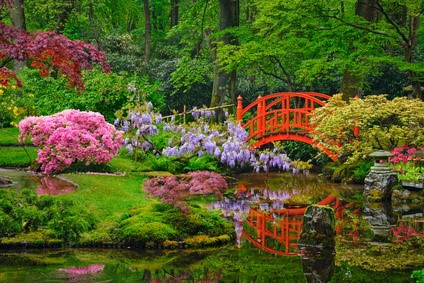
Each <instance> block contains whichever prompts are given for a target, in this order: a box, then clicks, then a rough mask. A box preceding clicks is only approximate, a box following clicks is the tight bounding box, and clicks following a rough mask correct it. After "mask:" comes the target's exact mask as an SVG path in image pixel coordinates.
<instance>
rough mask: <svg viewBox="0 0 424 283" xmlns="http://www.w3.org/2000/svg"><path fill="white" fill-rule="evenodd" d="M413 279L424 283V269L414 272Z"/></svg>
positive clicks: (418, 282)
mask: <svg viewBox="0 0 424 283" xmlns="http://www.w3.org/2000/svg"><path fill="white" fill-rule="evenodd" d="M411 278H413V279H416V280H417V281H416V282H417V283H424V268H423V269H421V270H414V271H413V272H412V275H411Z"/></svg>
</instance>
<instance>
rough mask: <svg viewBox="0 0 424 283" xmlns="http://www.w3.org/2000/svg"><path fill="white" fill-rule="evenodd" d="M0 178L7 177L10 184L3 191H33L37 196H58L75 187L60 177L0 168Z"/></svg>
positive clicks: (73, 189) (71, 190)
mask: <svg viewBox="0 0 424 283" xmlns="http://www.w3.org/2000/svg"><path fill="white" fill-rule="evenodd" d="M0 176H4V177H7V179H9V180H10V181H11V182H12V184H11V185H10V186H8V187H7V188H5V189H13V190H16V191H20V190H22V189H24V188H25V189H33V190H35V192H36V193H37V195H39V196H40V195H45V194H49V195H60V194H67V193H70V192H73V191H75V189H76V188H77V186H76V185H75V184H72V183H71V182H70V181H69V180H66V179H64V178H61V177H52V176H43V175H37V174H35V173H30V172H26V171H23V170H11V169H2V168H0ZM0 189H1V188H0Z"/></svg>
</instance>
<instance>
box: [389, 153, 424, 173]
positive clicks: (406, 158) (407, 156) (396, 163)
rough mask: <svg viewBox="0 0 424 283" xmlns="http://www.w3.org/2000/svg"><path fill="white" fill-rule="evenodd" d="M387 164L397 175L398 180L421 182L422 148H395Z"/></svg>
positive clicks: (423, 160) (423, 166)
mask: <svg viewBox="0 0 424 283" xmlns="http://www.w3.org/2000/svg"><path fill="white" fill-rule="evenodd" d="M392 153H393V156H392V157H389V163H390V164H391V166H392V168H393V170H394V171H395V172H396V173H397V175H398V178H399V180H404V181H422V180H423V179H422V178H423V177H424V158H423V154H424V147H423V148H421V149H420V150H418V149H417V148H415V147H409V146H408V145H404V146H399V147H395V148H394V149H393V150H392Z"/></svg>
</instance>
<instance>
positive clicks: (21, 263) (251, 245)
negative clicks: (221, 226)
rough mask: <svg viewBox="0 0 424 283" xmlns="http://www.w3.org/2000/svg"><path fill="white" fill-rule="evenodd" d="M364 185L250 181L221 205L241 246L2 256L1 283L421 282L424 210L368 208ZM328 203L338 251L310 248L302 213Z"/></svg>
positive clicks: (278, 177)
mask: <svg viewBox="0 0 424 283" xmlns="http://www.w3.org/2000/svg"><path fill="white" fill-rule="evenodd" d="M0 173H1V172H0ZM37 188H38V187H36V188H35V189H37ZM362 188H363V187H362V186H351V185H340V184H332V183H327V182H324V181H322V180H320V179H319V178H317V176H313V175H311V176H309V177H308V178H306V177H305V176H303V175H295V176H292V175H291V174H268V175H265V174H248V175H242V176H239V178H238V180H237V184H235V190H234V191H233V192H231V193H229V194H226V195H225V197H224V199H223V200H222V201H220V202H217V203H215V204H211V208H214V209H220V210H221V211H222V212H223V214H224V215H225V216H226V217H228V218H229V219H231V220H232V221H233V222H234V227H235V230H236V234H237V235H238V237H237V241H236V242H235V243H234V244H231V245H228V246H225V247H220V248H205V249H198V250H172V251H163V250H154V251H145V250H144V251H141V250H133V249H107V250H97V249H96V250H95V249H48V250H8V251H0V282H240V283H244V282H246V283H247V282H261V283H262V282H387V283H389V282H399V283H400V282H416V280H414V279H412V278H411V273H412V271H413V270H419V269H422V268H424V258H423V255H422V254H424V252H423V245H422V242H419V241H417V242H412V244H406V243H409V242H407V241H405V240H407V238H408V237H413V238H414V239H415V238H419V237H421V236H420V235H422V236H424V234H423V233H424V227H422V222H423V215H422V207H421V206H420V205H412V204H411V205H409V204H403V205H402V208H400V209H399V208H398V207H396V208H394V207H393V206H392V205H391V204H381V205H377V206H376V207H375V206H373V207H367V205H365V204H363V203H361V202H359V201H358V199H360V197H358V196H360V195H361V192H362ZM324 200H328V203H329V205H331V206H333V207H335V211H336V214H337V218H338V220H337V222H336V223H337V227H336V230H337V241H336V248H335V249H334V250H330V251H328V250H317V251H312V252H311V251H310V250H307V251H305V250H302V249H300V248H299V247H298V246H297V245H296V238H297V236H298V233H299V229H298V228H299V227H300V226H301V222H299V221H301V220H299V218H298V217H296V216H293V215H299V214H298V212H299V211H301V210H302V209H304V208H305V207H306V206H307V205H309V204H312V203H319V202H323V201H324ZM370 211H371V212H372V213H370ZM291 216H293V217H291ZM290 217H291V218H290ZM374 218H378V219H377V220H376V219H374ZM258 223H261V225H259V224H258ZM299 225H300V226H299ZM402 227H406V229H404V228H402ZM382 228H384V229H382ZM402 229H404V230H402ZM283 231H287V234H286V236H284V235H285V234H284V233H283ZM375 231H378V233H380V234H381V231H384V232H385V233H386V234H384V235H379V237H376V236H375V234H376V232H375ZM405 231H407V232H405ZM411 231H412V232H411ZM403 232H404V233H403ZM402 233H403V234H402ZM420 243H421V244H420Z"/></svg>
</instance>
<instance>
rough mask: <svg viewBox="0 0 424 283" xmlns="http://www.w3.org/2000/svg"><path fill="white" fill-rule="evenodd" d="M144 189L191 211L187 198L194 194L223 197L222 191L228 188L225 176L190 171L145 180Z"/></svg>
mask: <svg viewBox="0 0 424 283" xmlns="http://www.w3.org/2000/svg"><path fill="white" fill-rule="evenodd" d="M144 189H145V190H146V192H147V193H148V194H149V195H150V196H152V197H160V199H161V201H162V202H164V203H168V204H171V205H173V206H174V207H176V208H179V209H180V210H181V211H182V212H184V213H189V210H188V207H187V204H186V203H185V202H184V200H186V199H187V198H189V197H190V196H194V195H210V194H215V195H217V196H218V198H219V199H222V193H221V191H223V190H227V189H228V184H227V181H226V180H225V178H224V177H223V176H222V175H220V174H218V173H216V172H212V171H197V172H190V173H188V176H184V177H177V176H168V177H156V178H150V179H148V180H146V181H145V182H144Z"/></svg>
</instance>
